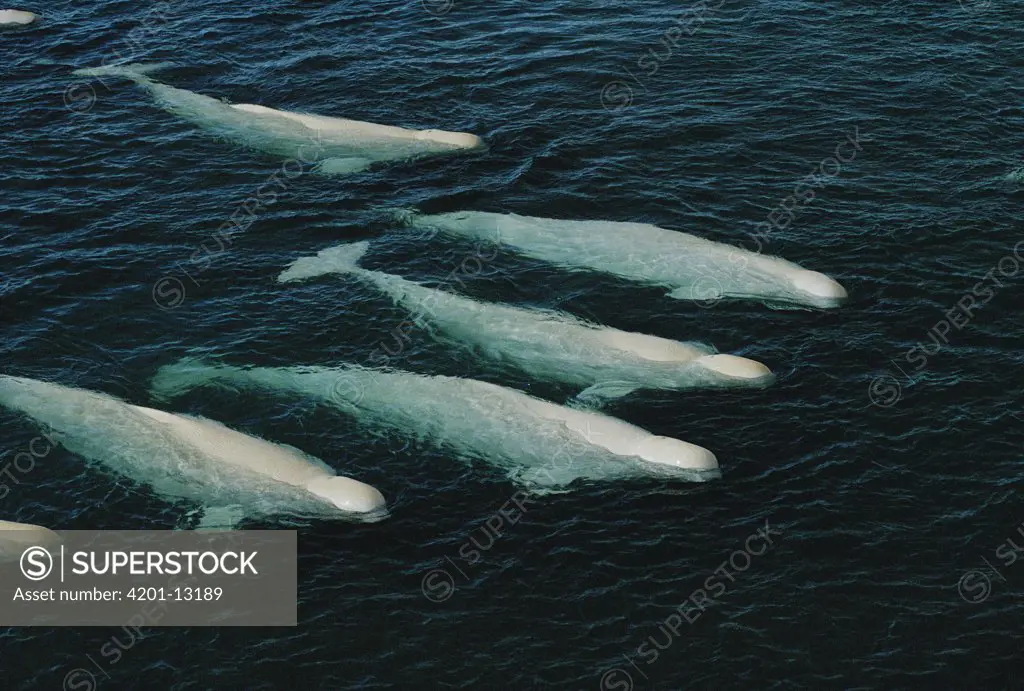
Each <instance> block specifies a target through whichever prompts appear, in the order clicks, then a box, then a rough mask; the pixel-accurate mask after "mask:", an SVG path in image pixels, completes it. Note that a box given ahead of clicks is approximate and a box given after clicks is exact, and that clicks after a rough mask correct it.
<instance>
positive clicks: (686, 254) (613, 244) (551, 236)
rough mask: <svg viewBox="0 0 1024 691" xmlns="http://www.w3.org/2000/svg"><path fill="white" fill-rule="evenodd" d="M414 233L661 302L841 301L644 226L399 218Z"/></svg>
mask: <svg viewBox="0 0 1024 691" xmlns="http://www.w3.org/2000/svg"><path fill="white" fill-rule="evenodd" d="M397 217H398V218H399V220H401V221H403V222H405V223H407V224H409V225H412V226H414V227H418V228H427V229H435V230H438V231H440V232H442V233H445V234H448V235H451V236H457V237H471V238H476V239H481V240H485V241H488V242H492V243H495V244H502V245H506V246H508V247H511V248H513V249H515V250H516V251H517V252H519V253H520V254H523V255H526V256H530V257H534V258H536V259H541V260H544V261H547V262H550V263H552V264H556V265H558V266H562V267H567V268H573V269H588V270H591V271H600V272H604V273H608V274H612V275H615V276H619V277H621V278H624V279H627V280H631V281H636V282H639V283H645V284H647V285H654V286H661V287H665V288H668V289H670V292H669V293H668V295H669V297H672V298H676V299H680V300H696V301H701V302H706V301H715V300H719V299H722V298H740V299H743V298H745V299H755V300H761V301H763V302H767V303H771V304H786V305H806V306H811V307H821V308H831V307H836V306H838V305H840V304H841V303H842V302H843V301H844V300H845V299H846V297H847V295H846V290H845V289H844V288H843V287H842V286H841V285H839V284H838V283H837V282H836V281H834V280H832V279H831V278H829V277H828V276H826V275H825V274H822V273H818V272H817V271H809V270H807V269H804V268H801V267H800V266H797V265H796V264H794V263H792V262H789V261H786V260H785V259H780V258H778V257H772V256H768V255H763V254H759V253H757V252H751V251H749V250H745V249H741V248H739V247H733V246H731V245H725V244H722V243H718V242H712V241H711V240H705V239H704V238H699V237H696V236H694V235H689V234H687V233H682V232H679V231H674V230H666V229H665V228H659V227H658V226H654V225H650V224H647V223H626V222H619V221H565V220H559V219H553V218H536V217H531V216H519V215H517V214H499V213H489V212H483V211H456V212H451V213H444V214H436V215H424V214H419V213H416V212H410V211H401V212H399V213H398V214H397Z"/></svg>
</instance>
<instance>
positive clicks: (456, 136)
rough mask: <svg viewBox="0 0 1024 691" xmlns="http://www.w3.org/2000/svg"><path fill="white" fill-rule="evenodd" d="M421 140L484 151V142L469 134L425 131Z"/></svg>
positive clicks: (421, 135) (421, 133) (421, 134)
mask: <svg viewBox="0 0 1024 691" xmlns="http://www.w3.org/2000/svg"><path fill="white" fill-rule="evenodd" d="M419 138H420V139H429V140H430V141H433V142H438V143H440V144H447V145H449V146H453V147H455V148H457V149H482V148H484V146H485V144H484V140H483V139H481V138H480V137H478V136H476V135H475V134H470V133H468V132H445V131H444V130H423V131H421V132H420V136H419Z"/></svg>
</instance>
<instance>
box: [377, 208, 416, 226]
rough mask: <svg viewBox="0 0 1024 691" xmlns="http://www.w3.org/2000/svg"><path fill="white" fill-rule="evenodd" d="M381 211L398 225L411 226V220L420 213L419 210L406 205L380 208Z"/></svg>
mask: <svg viewBox="0 0 1024 691" xmlns="http://www.w3.org/2000/svg"><path fill="white" fill-rule="evenodd" d="M382 211H383V213H384V214H385V215H386V216H387V217H388V218H390V219H391V220H392V221H394V222H395V223H397V224H398V225H400V226H411V225H412V224H413V220H414V219H415V218H416V217H417V216H419V215H420V212H419V211H417V210H416V209H412V208H407V207H399V208H391V209H382Z"/></svg>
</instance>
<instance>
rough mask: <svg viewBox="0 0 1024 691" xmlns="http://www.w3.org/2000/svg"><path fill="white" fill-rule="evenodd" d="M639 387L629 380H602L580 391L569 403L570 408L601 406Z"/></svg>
mask: <svg viewBox="0 0 1024 691" xmlns="http://www.w3.org/2000/svg"><path fill="white" fill-rule="evenodd" d="M639 388H640V387H639V386H637V385H636V384H635V383H634V382H629V381H601V382H598V383H596V384H594V385H592V386H588V387H587V388H585V389H583V391H580V392H579V393H578V394H576V395H575V396H574V397H573V398H572V400H571V401H569V403H568V404H567V405H568V406H569V407H570V408H600V407H601V406H602V405H604V404H605V403H607V402H608V401H610V400H612V399H615V398H622V397H623V396H628V395H629V394H631V393H633V392H634V391H636V390H637V389H639Z"/></svg>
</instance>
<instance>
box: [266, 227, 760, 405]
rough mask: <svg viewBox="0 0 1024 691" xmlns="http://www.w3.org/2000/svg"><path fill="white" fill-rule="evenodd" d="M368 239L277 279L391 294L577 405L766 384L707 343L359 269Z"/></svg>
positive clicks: (756, 366) (445, 333) (418, 316)
mask: <svg viewBox="0 0 1024 691" xmlns="http://www.w3.org/2000/svg"><path fill="white" fill-rule="evenodd" d="M368 248H369V243H368V242H366V241H362V242H355V243H350V244H347V245H340V246H337V247H331V248H328V249H325V250H323V251H322V252H320V253H319V254H317V255H316V256H314V257H303V258H302V259H299V260H297V261H296V262H294V263H293V264H292V265H291V266H290V267H289V268H288V269H287V270H286V271H285V272H283V273H282V274H281V275H280V276H279V277H278V280H279V281H281V282H291V281H298V280H303V279H308V278H311V277H314V276H320V275H323V274H327V273H338V274H348V275H351V276H354V277H356V278H358V279H359V280H361V281H364V282H366V283H368V284H370V285H372V286H374V287H375V288H377V289H378V290H380V291H382V292H383V293H385V294H386V295H388V296H389V297H390V298H391V299H392V300H393V301H394V302H396V303H397V304H399V305H400V306H402V307H403V308H405V309H407V310H408V311H409V312H411V313H412V315H413V318H414V319H415V321H416V323H418V324H422V325H425V326H428V327H429V328H428V331H429V333H431V334H432V335H434V336H435V337H437V338H439V339H441V340H443V341H448V342H451V343H452V344H455V345H461V346H468V347H469V348H471V350H472V351H474V352H478V353H480V354H482V355H483V356H484V357H487V358H490V359H492V360H494V361H496V362H501V363H507V364H510V365H512V366H514V367H516V368H518V369H519V370H521V371H523V372H526V373H527V374H529V375H531V376H533V377H535V378H540V379H545V380H548V381H559V382H564V383H567V384H573V385H578V386H581V387H584V391H583V393H582V394H581V395H580V400H582V401H586V400H588V399H589V400H593V401H594V402H598V401H600V400H601V399H602V398H610V397H615V396H621V395H623V394H626V393H629V392H630V391H633V390H634V389H638V388H650V389H688V388H697V387H718V386H766V385H767V384H769V383H771V381H772V379H773V377H772V373H771V371H770V370H769V369H768V368H767V367H765V366H764V365H762V364H761V363H759V362H755V361H753V360H748V359H746V358H741V357H737V356H735V355H719V354H714V352H713V350H712V349H711V348H709V347H707V346H704V345H702V344H697V343H681V342H679V341H672V340H669V339H667V338H659V337H657V336H648V335H646V334H640V333H631V332H628V331H620V330H619V329H613V328H609V327H606V326H599V325H596V324H590V323H587V322H584V321H582V320H579V319H577V318H575V317H573V316H571V315H569V314H566V313H564V312H559V311H554V310H541V309H526V308H522V307H512V306H509V305H502V304H497V303H489V302H480V301H478V300H473V299H471V298H468V297H464V296H461V295H456V294H454V293H450V292H447V291H443V290H436V289H434V288H429V287H427V286H424V285H420V284H419V283H415V282H413V281H409V280H406V279H404V278H401V277H399V276H395V275H393V274H388V273H384V272H381V271H371V270H369V269H364V268H361V267H360V266H359V265H358V262H359V259H360V258H361V257H362V256H363V255H364V254H365V253H366V251H367V249H368Z"/></svg>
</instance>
